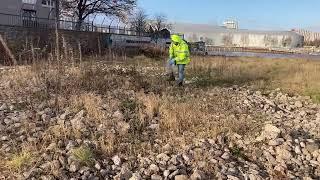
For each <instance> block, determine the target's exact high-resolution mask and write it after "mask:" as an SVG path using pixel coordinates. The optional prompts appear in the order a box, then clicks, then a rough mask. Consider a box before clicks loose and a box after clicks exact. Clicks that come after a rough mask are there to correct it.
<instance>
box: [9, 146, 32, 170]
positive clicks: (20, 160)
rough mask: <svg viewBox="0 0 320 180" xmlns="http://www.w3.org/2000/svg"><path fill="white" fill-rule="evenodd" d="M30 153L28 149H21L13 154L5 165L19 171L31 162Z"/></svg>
mask: <svg viewBox="0 0 320 180" xmlns="http://www.w3.org/2000/svg"><path fill="white" fill-rule="evenodd" d="M32 160H33V158H32V153H31V152H29V151H22V152H21V153H18V154H14V155H13V156H12V158H11V160H9V161H8V162H7V163H6V164H7V167H8V168H9V169H11V170H13V171H21V170H22V169H23V168H24V167H25V166H29V165H30V164H31V162H32Z"/></svg>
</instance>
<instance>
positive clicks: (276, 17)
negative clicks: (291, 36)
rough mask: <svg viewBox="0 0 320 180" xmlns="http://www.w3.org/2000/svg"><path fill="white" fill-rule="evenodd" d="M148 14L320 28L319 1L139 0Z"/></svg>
mask: <svg viewBox="0 0 320 180" xmlns="http://www.w3.org/2000/svg"><path fill="white" fill-rule="evenodd" d="M138 3H139V7H141V8H143V9H145V10H146V11H147V13H148V14H149V15H153V14H155V13H164V14H166V15H167V16H168V17H169V19H170V21H174V22H189V23H204V24H215V25H221V24H222V22H223V21H224V20H225V19H227V18H232V19H236V20H238V22H239V25H240V28H242V29H263V30H291V29H292V28H304V29H309V30H316V31H320V0H138Z"/></svg>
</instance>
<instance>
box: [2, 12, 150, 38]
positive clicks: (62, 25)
mask: <svg viewBox="0 0 320 180" xmlns="http://www.w3.org/2000/svg"><path fill="white" fill-rule="evenodd" d="M56 22H58V24H57V25H58V28H59V29H63V30H72V31H89V32H101V33H111V34H124V35H134V36H149V34H148V33H146V32H137V31H135V30H133V29H130V28H124V27H116V26H104V25H98V24H95V23H93V22H90V23H88V22H82V23H79V22H75V21H66V20H58V21H56V20H55V19H49V18H38V17H27V16H19V15H12V14H3V13H0V25H7V26H19V27H28V28H37V29H38V28H40V29H54V28H56Z"/></svg>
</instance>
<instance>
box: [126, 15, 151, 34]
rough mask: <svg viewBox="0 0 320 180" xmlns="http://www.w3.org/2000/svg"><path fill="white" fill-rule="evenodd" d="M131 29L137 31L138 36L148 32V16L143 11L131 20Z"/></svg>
mask: <svg viewBox="0 0 320 180" xmlns="http://www.w3.org/2000/svg"><path fill="white" fill-rule="evenodd" d="M130 24H131V28H133V29H134V30H135V31H137V33H138V34H141V33H143V32H146V31H147V26H148V15H147V14H146V12H145V11H144V10H143V9H139V10H138V11H137V12H136V13H135V14H134V15H133V17H132V18H131V23H130Z"/></svg>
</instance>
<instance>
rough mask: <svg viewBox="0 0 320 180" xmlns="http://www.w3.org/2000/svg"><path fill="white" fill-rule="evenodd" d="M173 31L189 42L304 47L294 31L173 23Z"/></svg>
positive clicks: (217, 44)
mask: <svg viewBox="0 0 320 180" xmlns="http://www.w3.org/2000/svg"><path fill="white" fill-rule="evenodd" d="M173 31H174V32H180V33H183V34H184V37H185V39H186V40H187V41H189V42H197V41H204V42H206V44H207V45H211V46H224V47H250V48H295V47H302V46H303V43H304V37H303V36H302V35H299V34H297V33H295V32H293V31H253V30H243V29H232V28H226V27H221V26H212V25H200V24H181V23H180V24H177V23H176V24H173Z"/></svg>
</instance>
